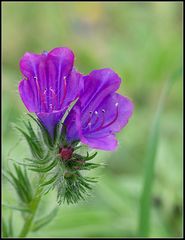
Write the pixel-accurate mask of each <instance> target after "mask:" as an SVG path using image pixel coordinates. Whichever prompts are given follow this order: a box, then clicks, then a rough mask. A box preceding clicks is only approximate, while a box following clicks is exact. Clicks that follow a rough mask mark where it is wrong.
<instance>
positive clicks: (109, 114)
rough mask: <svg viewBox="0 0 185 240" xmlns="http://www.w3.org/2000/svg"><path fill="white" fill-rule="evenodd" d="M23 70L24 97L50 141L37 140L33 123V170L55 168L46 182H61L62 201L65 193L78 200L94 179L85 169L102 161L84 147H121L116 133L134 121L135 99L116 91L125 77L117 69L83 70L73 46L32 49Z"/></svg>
mask: <svg viewBox="0 0 185 240" xmlns="http://www.w3.org/2000/svg"><path fill="white" fill-rule="evenodd" d="M20 69H21V72H22V74H23V79H22V80H21V82H20V83H19V93H20V96H21V99H22V101H23V103H24V105H25V106H26V108H27V109H28V111H29V112H33V113H35V114H36V116H37V119H34V120H35V121H36V122H37V124H38V126H39V128H40V130H41V132H40V133H41V135H43V136H42V139H45V140H46V141H45V143H44V144H45V145H44V147H43V146H41V147H40V148H38V146H37V145H35V144H33V143H32V141H33V138H35V141H36V142H37V143H39V141H40V138H39V137H37V136H36V134H33V132H34V130H33V129H32V127H31V125H27V128H28V132H29V133H30V135H29V136H28V134H26V133H25V132H23V134H24V135H25V136H26V138H27V141H28V143H29V145H30V147H31V150H32V154H33V156H34V157H35V161H33V162H32V164H33V165H32V167H31V170H34V171H37V172H49V173H50V174H49V175H51V176H52V177H51V178H50V180H48V179H47V181H46V182H45V183H44V185H48V184H46V183H52V184H53V185H54V186H56V187H57V189H58V198H59V199H60V200H59V201H61V198H62V197H63V199H66V200H67V202H76V201H77V200H78V198H80V196H81V193H82V192H84V189H85V188H89V182H91V181H93V180H90V179H88V178H84V177H83V176H82V175H81V174H80V173H79V171H80V170H89V169H91V168H95V167H97V166H98V164H95V163H89V162H88V161H89V160H91V159H92V158H93V157H95V155H96V153H95V154H93V155H92V156H90V155H89V153H88V152H87V155H86V156H83V155H81V154H80V153H79V152H78V149H79V148H80V147H81V146H84V145H85V146H87V147H89V148H91V149H100V150H105V151H113V150H115V149H116V147H117V145H118V141H117V140H116V136H115V134H116V133H117V132H119V131H120V130H121V129H122V128H123V127H125V125H126V124H127V123H128V120H129V118H130V117H131V115H132V112H133V103H132V102H131V100H130V99H128V98H127V97H125V96H122V95H120V94H119V93H116V91H117V90H118V89H119V87H120V84H121V78H120V77H119V76H118V75H117V74H116V73H115V72H114V71H113V70H111V69H109V68H105V69H100V70H93V71H92V72H90V73H89V74H88V75H83V74H82V73H80V72H78V71H77V70H76V68H75V67H74V54H73V52H72V51H71V50H70V49H68V48H55V49H53V50H51V51H50V52H46V51H44V52H43V53H42V54H34V53H29V52H27V53H25V55H24V56H23V57H22V58H21V60H20ZM20 130H21V129H20ZM21 131H22V130H21ZM39 136H40V135H39ZM44 136H46V138H45V137H44ZM38 149H40V150H38ZM39 151H40V152H39ZM41 153H43V154H41ZM45 153H46V154H45ZM45 164H46V165H47V164H49V165H47V166H46V165H45ZM51 170H52V174H51ZM61 179H63V180H61ZM71 186H72V187H71ZM72 192H73V193H74V192H76V194H73V195H71V193H72ZM77 195H78V196H77ZM61 196H62V197H61Z"/></svg>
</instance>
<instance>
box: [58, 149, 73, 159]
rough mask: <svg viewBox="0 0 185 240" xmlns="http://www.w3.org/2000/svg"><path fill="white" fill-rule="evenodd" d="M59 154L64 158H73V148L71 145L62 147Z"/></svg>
mask: <svg viewBox="0 0 185 240" xmlns="http://www.w3.org/2000/svg"><path fill="white" fill-rule="evenodd" d="M59 154H60V156H61V158H62V159H63V160H69V159H71V158H72V155H73V149H72V148H71V147H64V148H61V149H60V152H59Z"/></svg>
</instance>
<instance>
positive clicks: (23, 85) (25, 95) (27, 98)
mask: <svg viewBox="0 0 185 240" xmlns="http://www.w3.org/2000/svg"><path fill="white" fill-rule="evenodd" d="M19 93H20V96H21V99H22V101H23V103H24V105H25V106H26V108H27V109H28V111H29V112H37V110H38V108H37V99H36V96H35V92H34V90H33V89H32V87H31V83H30V81H28V80H25V79H23V80H22V81H21V82H20V83H19Z"/></svg>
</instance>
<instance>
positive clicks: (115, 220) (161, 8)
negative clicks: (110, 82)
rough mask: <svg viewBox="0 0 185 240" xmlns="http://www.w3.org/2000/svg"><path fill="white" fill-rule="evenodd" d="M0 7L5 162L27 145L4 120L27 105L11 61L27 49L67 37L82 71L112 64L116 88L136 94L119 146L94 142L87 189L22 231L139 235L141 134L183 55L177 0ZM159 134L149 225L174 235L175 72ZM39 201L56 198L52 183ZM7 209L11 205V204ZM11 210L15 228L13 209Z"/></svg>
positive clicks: (177, 223)
mask: <svg viewBox="0 0 185 240" xmlns="http://www.w3.org/2000/svg"><path fill="white" fill-rule="evenodd" d="M2 7H3V12H2V14H3V164H4V166H5V167H7V165H11V162H8V161H7V157H8V153H9V151H10V150H11V149H12V151H11V152H10V154H9V155H10V156H11V157H14V158H15V159H16V160H19V158H20V157H22V156H23V155H24V154H27V151H25V149H27V148H26V146H25V144H24V142H21V144H17V141H18V137H17V134H16V133H15V132H14V131H12V129H11V128H10V126H11V123H12V122H15V123H20V124H21V122H20V118H21V117H22V115H24V112H26V109H25V107H24V106H23V104H22V102H21V100H20V98H19V95H18V91H17V85H18V82H19V80H20V79H21V74H20V72H19V65H18V62H19V59H20V57H21V56H22V55H23V54H24V52H26V51H31V52H41V51H42V50H50V49H52V48H54V47H57V46H68V47H70V48H71V49H73V51H74V52H75V55H76V66H77V68H78V69H79V70H80V71H81V72H83V73H85V74H86V73H88V72H89V71H91V70H93V69H98V68H104V67H111V68H112V69H114V70H115V71H116V72H117V73H118V74H119V75H120V76H121V77H122V79H123V82H122V85H121V89H120V90H119V92H120V93H121V94H123V95H128V96H129V97H130V98H132V99H133V102H134V104H135V110H134V114H133V117H132V119H131V120H130V121H129V124H128V126H126V128H125V129H123V131H122V132H121V133H119V134H118V139H119V142H120V146H119V149H118V151H116V152H113V153H106V152H101V153H100V154H99V156H98V157H97V161H100V162H101V161H105V162H106V163H107V164H108V165H107V166H106V168H104V169H101V170H97V171H94V174H96V175H100V177H101V178H100V181H99V183H98V185H97V186H96V187H95V188H94V192H93V195H92V197H89V198H88V200H87V201H86V202H81V203H79V204H78V205H74V206H66V205H65V206H61V207H60V208H61V209H60V210H59V213H58V215H57V217H56V219H55V220H53V222H51V224H50V225H48V226H47V227H45V228H43V229H41V230H40V231H39V232H38V233H34V234H32V233H30V235H29V236H30V237H32V236H33V237H34V236H40V237H46V236H47V237H97V236H102V237H106V236H112V237H129V236H136V235H137V227H138V208H139V197H140V193H141V189H142V183H143V182H142V178H143V168H144V156H145V151H146V146H147V142H148V134H149V132H150V129H151V127H152V125H151V123H152V122H153V118H154V112H155V110H156V106H157V103H158V97H159V93H160V92H161V90H162V87H163V86H164V82H165V81H166V79H168V78H169V77H170V76H171V75H172V74H173V73H174V71H176V69H178V68H179V67H181V64H182V56H181V55H182V4H181V3H178V2H176V3H175V2H171V3H170V2H164V3H160V2H152V3H118V2H117V3H108V2H107V3H98V2H94V3H82V2H81V3H67V2H66V3H62V2H58V3H56V2H53V3H52V2H45V3H41V2H38V3H36V2H35V3H33V2H32V3H27V2H19V3H13V2H12V3H11V2H10V3H8V2H4V3H3V4H2ZM179 79H181V76H180V77H179ZM159 136H160V138H159V144H158V151H157V156H156V166H155V172H154V185H153V189H152V201H153V204H152V205H151V209H150V210H151V229H150V233H149V235H150V236H158V237H164V236H165V237H169V236H171V237H172V236H181V235H182V81H177V82H176V83H175V84H174V86H173V88H172V89H171V91H170V93H169V95H168V98H167V102H166V104H165V108H164V109H163V112H162V117H161V128H160V135H159ZM14 146H17V147H16V148H15V149H14V150H13V148H14ZM4 190H5V191H4V192H3V201H6V202H7V203H12V202H14V201H15V196H14V194H12V192H11V191H12V189H11V188H10V187H9V186H8V185H6V183H5V186H4ZM45 201H46V204H47V202H49V205H51V206H52V205H55V193H54V192H52V193H50V194H49V195H48V196H47V197H46V200H45ZM44 206H46V205H44ZM44 206H43V208H44ZM51 208H52V207H51ZM38 214H39V213H38ZM4 215H5V216H6V215H7V216H8V215H9V211H8V209H5V211H4ZM14 218H16V221H15V224H16V226H17V229H19V227H20V220H19V219H20V217H19V214H18V213H15V214H14Z"/></svg>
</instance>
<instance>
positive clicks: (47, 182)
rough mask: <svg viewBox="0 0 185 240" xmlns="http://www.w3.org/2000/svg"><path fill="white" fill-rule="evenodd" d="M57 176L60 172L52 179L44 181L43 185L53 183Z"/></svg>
mask: <svg viewBox="0 0 185 240" xmlns="http://www.w3.org/2000/svg"><path fill="white" fill-rule="evenodd" d="M57 176H58V174H56V175H55V176H54V177H52V178H51V179H50V180H48V181H46V182H44V183H43V184H41V186H46V185H49V184H51V183H53V182H54V181H55V180H56V178H57Z"/></svg>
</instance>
